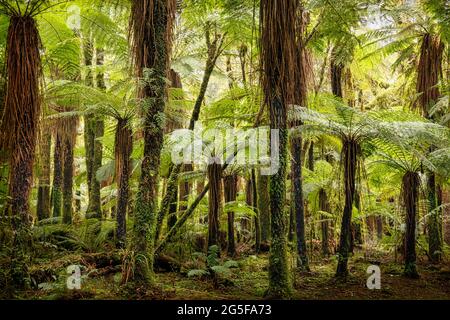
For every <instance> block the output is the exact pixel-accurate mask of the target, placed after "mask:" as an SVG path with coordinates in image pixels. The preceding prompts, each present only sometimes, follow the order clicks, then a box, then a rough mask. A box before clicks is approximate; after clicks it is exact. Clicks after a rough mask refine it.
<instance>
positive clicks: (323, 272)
mask: <svg viewBox="0 0 450 320" xmlns="http://www.w3.org/2000/svg"><path fill="white" fill-rule="evenodd" d="M390 256H391V255H389V256H388V255H383V254H380V253H378V254H373V255H371V256H368V255H367V254H366V255H363V254H362V253H356V254H355V256H353V257H352V258H351V260H350V262H349V270H350V276H349V277H348V279H347V281H345V282H343V281H342V280H337V279H336V278H334V271H335V266H336V262H335V258H334V257H332V258H328V259H318V260H317V261H316V260H314V261H311V263H310V267H311V271H310V272H295V273H293V275H294V279H293V286H294V292H293V295H292V299H300V300H340V299H358V300H359V299H363V300H404V299H420V300H428V299H433V300H436V299H437V300H449V299H450V263H449V262H448V261H445V262H443V263H442V264H440V265H431V264H429V263H427V262H426V261H419V263H418V270H419V273H420V278H419V279H407V278H405V277H403V276H402V265H401V262H400V261H398V262H395V261H393V259H392V258H390ZM267 258H268V256H267V254H263V255H259V256H255V255H250V256H247V257H244V258H241V259H238V260H237V262H238V265H239V268H236V269H231V270H232V271H231V272H230V273H229V274H227V275H226V276H223V277H221V278H220V281H218V282H214V281H212V280H211V279H208V278H192V277H188V276H187V274H186V272H176V273H175V272H164V273H157V274H156V281H155V283H156V285H155V286H154V288H153V289H152V290H151V291H145V292H144V291H142V292H136V291H130V290H124V288H123V287H120V285H119V282H120V270H118V269H116V270H113V271H112V272H108V273H107V275H98V274H96V273H95V272H90V273H89V275H88V276H83V277H82V289H81V290H67V289H66V287H65V281H64V276H62V277H61V278H58V279H56V280H55V282H54V283H51V282H50V283H49V284H43V285H40V287H41V288H40V289H37V290H32V291H27V292H24V293H22V294H21V295H20V297H21V298H27V299H108V300H110V299H112V300H116V299H166V300H231V299H233V300H235V299H238V300H239V299H243V300H258V299H264V292H265V291H266V289H267V285H268V273H267V262H268V259H267ZM372 264H377V265H379V267H380V269H381V289H379V290H369V289H368V288H367V286H366V281H367V278H368V277H369V275H368V274H367V273H366V272H367V268H368V266H370V265H372Z"/></svg>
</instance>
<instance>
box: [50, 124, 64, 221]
mask: <svg viewBox="0 0 450 320" xmlns="http://www.w3.org/2000/svg"><path fill="white" fill-rule="evenodd" d="M63 151H64V148H63V143H62V138H61V134H60V133H58V132H57V133H56V134H55V151H54V154H53V187H52V203H53V217H60V216H61V210H62V181H63Z"/></svg>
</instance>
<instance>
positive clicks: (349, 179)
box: [336, 140, 359, 277]
mask: <svg viewBox="0 0 450 320" xmlns="http://www.w3.org/2000/svg"><path fill="white" fill-rule="evenodd" d="M358 148H359V146H358V144H357V143H356V142H355V141H353V140H345V141H344V146H343V150H342V158H343V166H344V185H345V205H344V213H343V215H342V223H341V236H340V239H339V248H338V266H337V270H336V276H337V277H346V276H347V275H348V267H347V263H348V258H349V253H350V243H351V221H352V210H353V199H354V197H355V182H356V164H357V154H358Z"/></svg>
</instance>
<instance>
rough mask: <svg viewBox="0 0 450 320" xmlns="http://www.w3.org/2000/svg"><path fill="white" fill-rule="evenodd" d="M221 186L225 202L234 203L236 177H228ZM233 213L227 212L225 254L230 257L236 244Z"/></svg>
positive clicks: (234, 251) (234, 250)
mask: <svg viewBox="0 0 450 320" xmlns="http://www.w3.org/2000/svg"><path fill="white" fill-rule="evenodd" d="M223 186H224V193H225V202H233V201H236V196H237V176H236V175H235V174H232V175H228V176H226V177H224V178H223ZM234 236H235V234H234V212H228V227H227V239H228V248H227V252H228V255H229V256H230V257H234V256H235V255H236V243H235V238H234Z"/></svg>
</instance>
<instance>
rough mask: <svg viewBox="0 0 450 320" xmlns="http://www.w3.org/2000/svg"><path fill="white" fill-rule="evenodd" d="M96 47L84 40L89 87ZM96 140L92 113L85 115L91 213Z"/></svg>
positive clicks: (85, 147) (86, 79)
mask: <svg viewBox="0 0 450 320" xmlns="http://www.w3.org/2000/svg"><path fill="white" fill-rule="evenodd" d="M93 52H94V47H93V45H92V42H91V40H90V39H89V38H88V39H85V40H84V41H83V60H84V66H85V67H86V74H85V78H84V83H85V85H86V86H88V87H93V86H94V77H93V73H92V61H93ZM94 141H95V132H94V126H93V121H92V115H86V116H84V150H85V158H86V179H87V186H88V210H87V213H88V214H90V211H89V210H90V206H91V197H92V180H93V178H92V177H93V176H94V175H95V173H94V168H93V166H94Z"/></svg>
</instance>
